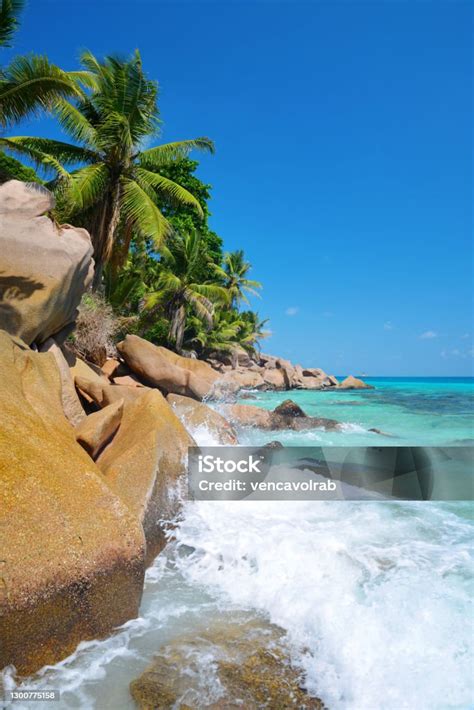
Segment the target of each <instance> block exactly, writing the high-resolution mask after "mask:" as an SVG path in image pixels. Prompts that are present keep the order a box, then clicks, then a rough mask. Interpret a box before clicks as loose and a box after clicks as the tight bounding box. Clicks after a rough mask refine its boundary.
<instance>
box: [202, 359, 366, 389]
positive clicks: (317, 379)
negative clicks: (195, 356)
mask: <svg viewBox="0 0 474 710" xmlns="http://www.w3.org/2000/svg"><path fill="white" fill-rule="evenodd" d="M209 363H210V364H211V365H212V366H213V367H214V368H215V369H216V370H217V371H218V372H220V373H221V375H222V377H221V379H220V380H219V382H218V384H217V385H216V387H215V389H214V394H215V395H216V396H220V397H225V396H228V395H229V394H235V393H236V392H238V391H239V390H241V389H255V390H263V391H264V390H292V389H300V390H334V389H340V390H352V389H371V385H368V384H366V383H365V382H363V381H362V380H360V379H358V378H357V377H353V376H352V375H349V377H346V378H345V379H344V380H342V382H339V381H338V379H337V378H336V377H335V376H334V375H328V374H327V373H326V372H324V370H321V369H320V368H318V367H309V368H308V367H302V366H301V365H294V364H293V363H291V362H290V361H289V360H284V359H283V358H279V357H275V356H273V355H264V354H263V353H261V354H260V355H256V356H255V357H250V356H249V355H247V354H246V353H241V354H239V356H238V358H237V360H234V361H232V362H231V361H230V359H229V360H226V359H225V358H224V359H223V361H220V360H216V359H210V360H209Z"/></svg>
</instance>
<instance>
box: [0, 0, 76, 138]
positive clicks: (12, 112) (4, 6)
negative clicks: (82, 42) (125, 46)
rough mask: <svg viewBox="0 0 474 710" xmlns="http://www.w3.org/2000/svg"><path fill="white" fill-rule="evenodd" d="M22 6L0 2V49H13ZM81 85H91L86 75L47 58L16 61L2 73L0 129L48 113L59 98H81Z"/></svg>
mask: <svg viewBox="0 0 474 710" xmlns="http://www.w3.org/2000/svg"><path fill="white" fill-rule="evenodd" d="M23 5H24V0H1V4H0V47H9V46H10V45H11V40H12V37H13V35H14V33H15V32H16V30H17V28H18V25H19V19H18V18H19V15H20V12H21V10H22V9H23ZM79 82H82V83H86V84H87V83H88V74H87V72H65V71H63V70H62V69H59V67H57V66H55V65H54V64H50V63H49V61H48V59H47V58H46V57H41V56H36V55H32V56H29V57H16V58H15V59H13V60H12V62H11V63H10V64H9V66H8V67H6V68H3V69H0V126H3V127H5V126H6V125H8V124H10V123H12V122H14V121H19V120H20V119H22V118H24V117H25V116H27V115H28V114H30V113H33V112H36V111H38V110H41V109H43V110H48V109H50V108H51V105H52V102H53V101H54V100H55V99H57V98H60V97H75V96H76V97H77V96H80V95H81V94H82V90H81V87H80V84H79Z"/></svg>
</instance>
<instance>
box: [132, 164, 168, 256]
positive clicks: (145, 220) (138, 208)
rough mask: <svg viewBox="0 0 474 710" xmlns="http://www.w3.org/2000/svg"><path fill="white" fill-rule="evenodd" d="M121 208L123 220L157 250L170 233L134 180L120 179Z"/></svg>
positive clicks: (151, 201) (156, 209) (163, 220)
mask: <svg viewBox="0 0 474 710" xmlns="http://www.w3.org/2000/svg"><path fill="white" fill-rule="evenodd" d="M122 190H123V192H122V200H121V206H122V210H123V215H124V218H125V219H126V220H127V221H129V222H131V223H132V224H133V225H134V227H135V229H136V230H137V231H138V232H139V233H140V234H141V235H142V236H144V237H149V238H150V239H152V240H153V243H154V244H155V245H156V247H157V248H159V247H160V245H161V244H162V243H163V242H164V240H165V239H166V237H167V236H168V235H169V234H170V232H171V226H170V224H169V222H168V221H167V220H166V219H165V218H164V217H163V215H162V214H161V212H160V210H159V209H158V207H157V206H156V204H155V203H154V202H153V199H152V198H151V197H150V196H149V194H148V193H147V192H146V191H145V190H144V189H143V188H142V187H141V186H140V185H139V184H138V183H137V182H135V181H134V180H130V179H128V178H122Z"/></svg>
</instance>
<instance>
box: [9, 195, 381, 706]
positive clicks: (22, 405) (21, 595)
mask: <svg viewBox="0 0 474 710" xmlns="http://www.w3.org/2000/svg"><path fill="white" fill-rule="evenodd" d="M51 206H52V197H51V195H50V194H49V193H48V192H47V191H46V190H44V189H42V188H41V189H38V188H34V189H33V188H31V186H27V185H25V184H24V183H20V182H16V181H11V182H9V183H5V184H4V185H2V186H1V187H0V244H1V247H2V248H1V250H0V288H1V304H0V367H1V372H2V388H1V391H0V452H1V453H0V461H1V465H0V471H1V473H0V537H1V539H0V548H1V550H2V553H1V559H0V668H3V667H4V666H10V665H12V666H14V667H15V668H16V670H17V672H18V674H20V675H21V676H24V675H28V674H31V673H34V672H35V671H37V670H38V669H39V668H41V667H42V666H44V665H45V664H54V663H56V662H57V661H59V660H61V659H62V658H64V657H65V656H67V655H68V654H69V653H71V652H72V651H73V650H74V648H75V647H76V646H77V644H78V643H79V642H80V641H83V640H87V639H92V638H97V637H101V636H104V635H106V634H108V633H110V632H111V631H112V630H113V629H114V628H116V627H117V626H119V625H120V624H123V623H124V622H125V621H127V620H128V619H131V618H133V617H136V616H137V615H138V609H139V605H140V600H141V594H142V589H143V579H144V572H145V568H146V566H147V565H148V564H150V563H151V561H152V560H153V559H154V558H155V557H156V555H157V554H158V553H159V552H160V550H161V549H162V548H163V546H164V544H165V542H166V538H165V532H166V523H165V522H162V521H169V520H171V519H172V518H173V517H175V515H176V514H177V512H178V511H179V505H180V488H181V487H182V486H183V483H184V481H185V474H186V469H185V461H186V455H187V450H188V447H189V446H190V445H193V444H194V440H193V438H192V435H191V433H190V431H192V430H195V429H196V427H198V426H200V425H205V426H206V427H208V429H209V430H210V431H212V432H213V434H214V436H215V437H216V438H217V439H218V440H219V441H220V442H221V443H223V444H235V443H238V442H237V435H236V432H235V429H234V425H243V426H258V427H261V428H263V429H268V430H271V429H282V428H304V427H306V428H308V427H309V428H310V427H316V426H318V427H324V428H328V429H331V428H337V427H338V422H336V421H334V420H322V419H318V418H314V417H306V415H305V414H304V412H297V411H295V410H294V408H293V409H292V407H291V406H290V405H289V404H288V403H286V406H285V407H283V408H279V409H277V410H275V411H274V412H265V411H264V410H262V409H259V408H257V407H252V406H251V405H242V404H235V403H233V402H232V399H233V398H235V395H236V394H237V393H238V392H239V391H240V390H241V389H257V390H262V389H275V390H287V389H288V390H289V389H320V390H326V389H353V388H359V387H367V386H368V385H365V383H363V382H361V381H360V380H356V379H355V378H346V380H344V381H343V382H341V383H339V382H338V381H337V380H336V378H335V377H333V376H330V375H327V374H326V373H324V372H323V371H322V370H319V369H304V368H302V367H301V366H298V365H296V366H295V365H292V363H290V362H289V361H287V360H282V359H280V358H277V357H272V356H269V355H260V356H259V358H258V359H257V360H255V361H254V360H251V359H248V360H245V359H244V358H243V357H240V359H237V362H234V363H226V362H219V361H217V360H212V361H210V362H202V361H199V360H197V359H193V358H188V357H183V356H181V355H178V354H176V353H174V352H171V351H170V350H167V349H166V348H163V347H158V346H155V345H153V344H152V343H149V342H148V341H146V340H143V339H142V338H139V337H138V336H136V335H127V336H126V337H125V338H124V340H123V341H122V342H121V343H119V344H118V345H117V356H116V357H114V358H108V359H107V360H105V362H103V363H102V366H101V367H98V366H97V365H96V364H92V363H88V362H85V361H84V360H82V359H81V358H79V357H78V356H77V354H75V353H74V352H73V351H72V350H71V349H70V347H69V346H68V343H67V336H68V334H69V333H70V332H71V330H72V329H73V328H74V321H75V318H76V316H77V308H78V305H79V303H80V300H81V297H82V295H83V294H84V293H85V292H86V291H87V289H88V288H89V287H90V284H91V281H92V277H93V261H92V247H91V243H90V239H89V236H88V234H87V232H85V230H82V229H75V228H74V227H70V226H65V227H57V226H56V225H55V224H53V222H52V221H51V220H50V219H49V217H47V216H45V213H47V211H48V210H49V209H50V208H51ZM212 399H224V400H226V401H227V405H226V410H225V414H226V416H223V415H222V414H219V413H218V412H216V411H215V410H214V409H212V408H211V407H209V406H208V405H207V404H206V403H205V402H204V401H203V400H212ZM249 692H250V691H249ZM216 707H217V706H216ZM219 707H220V706H219ZM222 707H223V706H222ZM305 707H306V705H305ZM307 707H319V706H317V705H311V704H308V705H307Z"/></svg>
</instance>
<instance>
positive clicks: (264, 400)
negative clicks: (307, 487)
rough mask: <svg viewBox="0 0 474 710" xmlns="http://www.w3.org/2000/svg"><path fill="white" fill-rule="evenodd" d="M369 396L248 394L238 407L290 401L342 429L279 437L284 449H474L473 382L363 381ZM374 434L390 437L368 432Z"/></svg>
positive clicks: (254, 437)
mask: <svg viewBox="0 0 474 710" xmlns="http://www.w3.org/2000/svg"><path fill="white" fill-rule="evenodd" d="M364 379H365V381H366V382H367V383H368V384H370V385H373V386H374V388H375V389H373V390H348V391H331V390H329V391H320V392H318V391H304V390H293V391H292V392H262V393H257V392H253V393H251V396H252V397H255V400H254V401H252V400H249V399H241V400H240V401H241V402H242V403H247V404H255V405H258V406H260V407H264V408H265V409H273V408H274V407H276V406H277V405H278V404H279V403H280V402H282V401H283V400H284V399H287V398H288V397H290V398H291V399H293V400H294V401H295V402H297V403H298V404H299V405H300V406H301V407H302V408H303V409H304V411H305V412H306V413H307V414H308V415H311V416H320V417H327V418H330V419H336V420H338V421H340V422H343V423H344V428H343V431H342V432H337V433H335V432H330V433H326V432H323V431H316V430H315V431H311V432H278V436H277V438H278V439H279V440H280V441H281V442H282V443H284V444H289V445H290V444H293V445H300V446H305V445H307V446H310V445H312V444H313V443H315V444H317V443H320V442H321V443H323V444H326V445H328V444H334V445H341V446H344V445H346V444H347V445H358V444H361V445H373V444H385V445H388V444H390V445H395V446H396V445H400V446H402V445H407V446H409V445H411V446H436V445H458V444H459V445H463V444H472V443H474V416H473V415H474V378H473V377H444V378H440V377H377V378H375V377H374V378H370V377H367V378H364ZM372 428H376V429H379V430H381V431H383V432H384V433H386V434H389V435H390V437H393V438H387V437H386V436H380V435H378V434H374V433H372V432H369V431H368V430H369V429H372ZM245 437H246V441H247V442H248V443H254V441H255V443H257V441H258V442H259V441H260V440H261V433H260V432H257V431H253V432H248V431H247V433H246V434H245Z"/></svg>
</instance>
